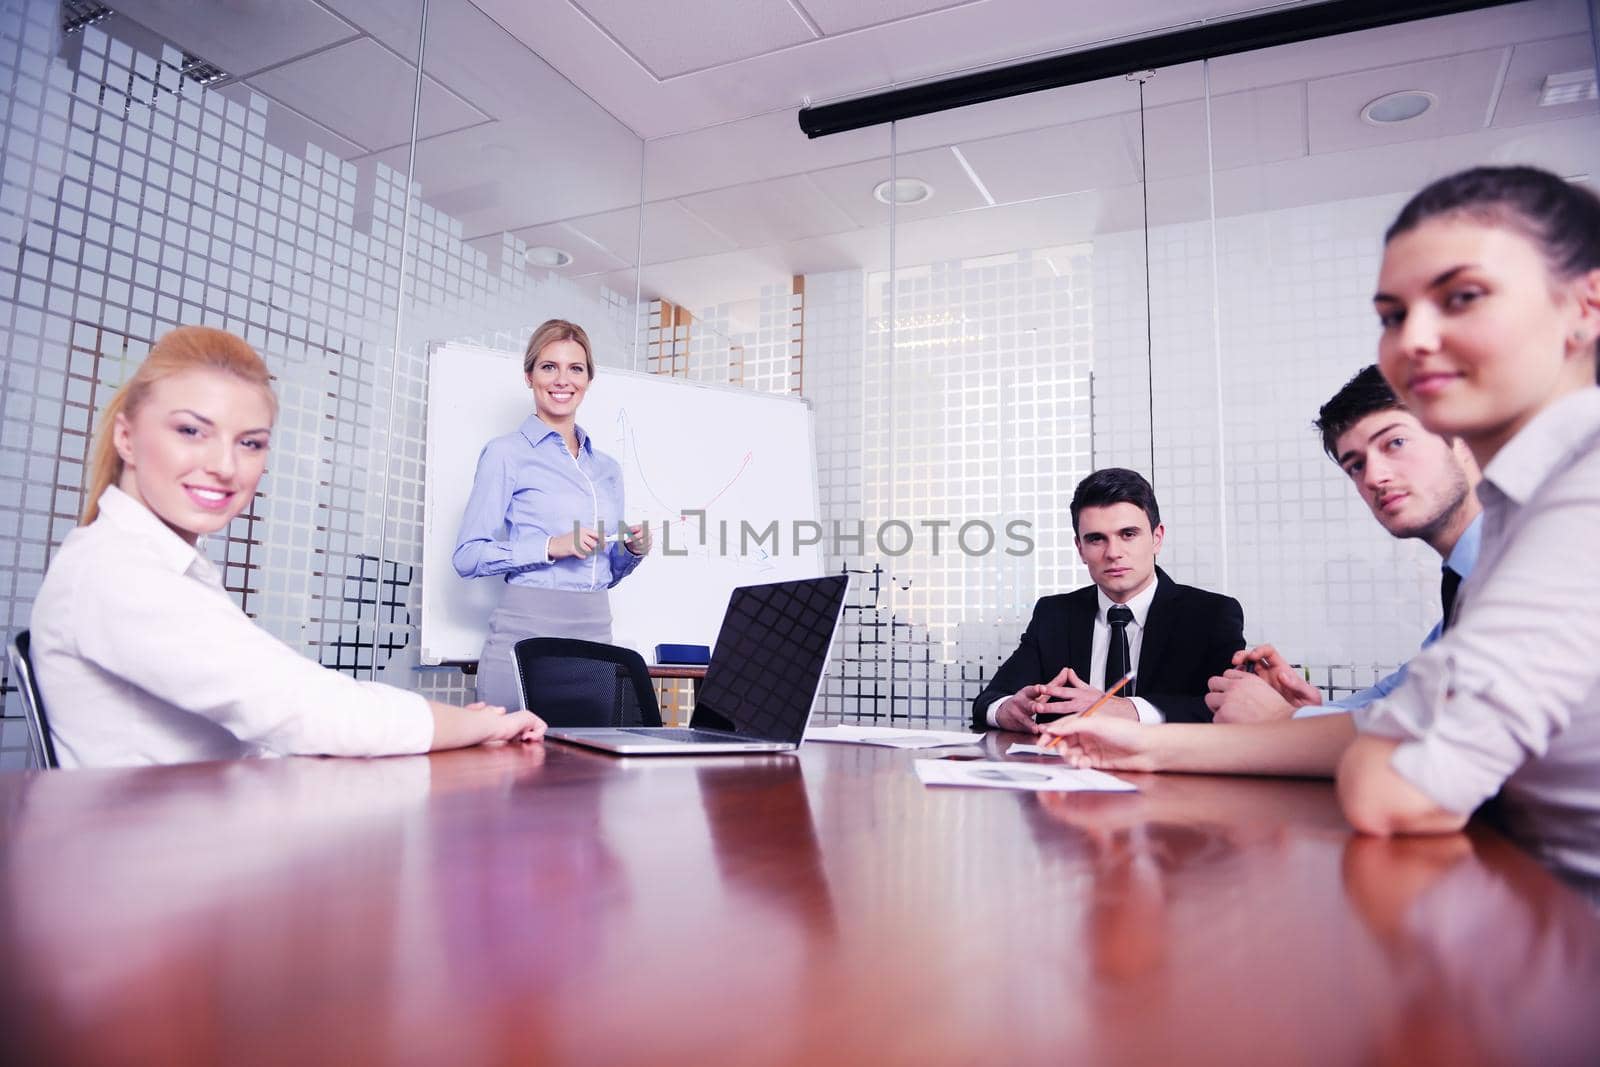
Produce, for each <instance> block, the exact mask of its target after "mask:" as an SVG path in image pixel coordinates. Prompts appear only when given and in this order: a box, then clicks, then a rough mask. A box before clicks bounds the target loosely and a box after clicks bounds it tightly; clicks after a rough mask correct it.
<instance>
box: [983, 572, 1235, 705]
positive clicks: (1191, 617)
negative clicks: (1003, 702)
mask: <svg viewBox="0 0 1600 1067" xmlns="http://www.w3.org/2000/svg"><path fill="white" fill-rule="evenodd" d="M1156 575H1157V576H1158V577H1159V578H1160V582H1159V584H1157V586H1156V596H1155V599H1154V600H1152V601H1151V602H1150V614H1149V615H1147V616H1146V617H1145V631H1144V641H1143V643H1142V644H1141V646H1140V649H1139V677H1138V679H1137V685H1138V693H1137V695H1138V696H1141V697H1143V698H1144V699H1146V700H1148V701H1150V703H1152V704H1154V705H1155V706H1156V707H1157V708H1159V709H1161V714H1162V715H1164V716H1166V719H1167V721H1168V722H1210V721H1211V709H1210V708H1208V707H1206V701H1205V696H1206V683H1207V681H1208V680H1209V679H1210V678H1211V677H1212V676H1213V675H1217V674H1221V673H1222V672H1223V671H1225V670H1227V669H1228V667H1229V666H1231V665H1232V662H1233V654H1234V653H1235V652H1237V651H1239V650H1240V649H1241V648H1243V647H1244V609H1243V608H1241V607H1240V606H1239V602H1238V601H1237V600H1235V599H1233V597H1231V596H1223V595H1221V594H1220V593H1210V592H1207V591H1206V590H1204V589H1196V588H1195V587H1194V586H1192V585H1179V584H1178V583H1176V582H1174V581H1173V580H1172V579H1171V578H1169V577H1167V573H1166V572H1165V571H1163V570H1162V569H1161V568H1160V567H1157V568H1156ZM1098 609H1099V598H1098V596H1097V595H1096V592H1095V587H1094V586H1092V585H1088V586H1084V587H1083V588H1082V589H1078V590H1075V591H1073V592H1071V593H1061V594H1058V595H1056V596H1047V597H1043V598H1041V599H1040V600H1039V602H1038V603H1036V604H1035V605H1034V606H1033V619H1032V620H1031V621H1030V622H1029V623H1028V628H1027V630H1025V631H1024V632H1023V634H1022V643H1021V644H1020V645H1019V646H1018V648H1017V650H1016V651H1015V652H1013V653H1011V656H1010V658H1009V659H1007V660H1006V661H1005V663H1003V664H1001V665H1000V669H999V670H998V671H995V673H994V677H993V678H992V679H990V681H989V684H988V685H987V686H985V687H984V690H983V692H981V693H979V694H978V699H977V700H975V701H973V705H972V725H973V728H974V729H977V730H987V729H989V705H990V704H993V703H994V702H995V701H996V700H999V699H1000V698H1001V697H1003V696H1010V695H1011V694H1013V693H1015V692H1017V691H1018V690H1019V689H1021V688H1022V687H1023V686H1025V685H1036V684H1038V683H1040V682H1048V681H1049V680H1050V679H1051V678H1054V677H1055V676H1056V674H1057V673H1058V672H1059V671H1060V670H1061V668H1063V667H1071V668H1072V669H1073V670H1074V671H1077V672H1078V677H1079V678H1082V679H1083V680H1084V681H1086V682H1087V681H1088V680H1089V669H1090V665H1089V653H1090V650H1091V648H1092V647H1093V644H1094V616H1095V612H1096V611H1097V610H1098Z"/></svg>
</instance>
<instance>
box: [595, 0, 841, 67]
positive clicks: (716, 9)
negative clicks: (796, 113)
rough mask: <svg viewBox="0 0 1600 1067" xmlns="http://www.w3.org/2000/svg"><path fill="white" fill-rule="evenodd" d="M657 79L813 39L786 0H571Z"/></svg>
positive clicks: (762, 53) (813, 36)
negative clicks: (734, 0)
mask: <svg viewBox="0 0 1600 1067" xmlns="http://www.w3.org/2000/svg"><path fill="white" fill-rule="evenodd" d="M572 3H573V4H574V6H576V7H577V8H579V9H580V10H582V11H583V12H585V13H586V14H588V16H589V17H590V18H591V19H593V20H594V21H595V23H596V24H597V25H599V27H600V28H601V29H602V30H604V31H605V32H606V33H607V34H609V35H610V36H611V37H612V39H614V40H615V41H616V42H617V43H618V44H620V45H621V46H622V47H623V48H626V49H627V50H628V52H629V53H631V54H632V55H633V57H634V58H635V59H637V60H638V61H639V62H640V63H641V64H643V65H644V67H645V69H647V70H649V71H650V73H651V74H653V75H655V77H657V78H671V77H674V76H677V75H680V74H687V73H689V72H690V71H695V70H704V69H706V68H708V67H720V66H723V65H724V64H727V63H736V62H738V61H739V60H741V59H750V58H751V57H753V56H759V55H764V54H766V53H767V52H772V51H776V50H777V49H779V48H787V47H789V46H790V45H796V44H803V43H804V42H806V41H813V40H816V35H815V34H814V33H812V32H811V28H810V27H809V26H807V25H806V24H805V20H804V19H802V18H801V17H800V16H799V15H798V14H797V13H796V12H795V10H794V8H792V7H790V6H789V4H788V3H787V2H786V0H739V2H738V3H733V4H730V3H727V2H726V0H674V2H673V3H670V4H661V3H646V4H641V3H638V2H637V0H572Z"/></svg>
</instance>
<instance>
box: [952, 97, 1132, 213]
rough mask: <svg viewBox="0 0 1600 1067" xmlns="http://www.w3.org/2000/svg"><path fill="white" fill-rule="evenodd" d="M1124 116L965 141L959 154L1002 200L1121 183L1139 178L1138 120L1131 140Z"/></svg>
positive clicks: (1025, 198)
mask: <svg viewBox="0 0 1600 1067" xmlns="http://www.w3.org/2000/svg"><path fill="white" fill-rule="evenodd" d="M1125 123H1126V116H1110V117H1107V118H1098V119H1089V120H1088V121H1085V122H1074V123H1070V124H1068V125H1064V126H1052V127H1050V128H1048V129H1043V130H1027V131H1024V132H1022V133H1013V134H1007V135H1006V136H1004V137H989V138H985V139H983V140H979V141H968V142H965V143H963V144H962V145H961V153H962V155H964V156H966V157H967V162H968V163H971V164H972V168H973V170H975V171H977V173H978V177H980V178H981V179H983V184H984V185H985V186H987V187H988V189H989V192H990V194H991V195H993V196H994V198H995V199H996V200H997V201H999V202H1000V203H1010V202H1015V201H1019V200H1031V199H1034V198H1036V197H1041V196H1059V195H1061V194H1062V193H1075V192H1081V191H1083V190H1086V189H1102V188H1105V187H1107V186H1113V185H1124V184H1126V183H1128V182H1132V181H1135V180H1136V179H1137V178H1138V171H1137V169H1136V167H1135V163H1134V160H1135V153H1136V151H1137V149H1138V140H1137V136H1138V134H1137V126H1136V127H1135V132H1134V140H1133V141H1132V143H1130V142H1129V139H1128V134H1127V129H1126V125H1125Z"/></svg>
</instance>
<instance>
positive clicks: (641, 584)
mask: <svg viewBox="0 0 1600 1067" xmlns="http://www.w3.org/2000/svg"><path fill="white" fill-rule="evenodd" d="M532 412H533V396H532V394H531V393H530V392H529V391H528V386H527V382H526V381H525V380H524V379H523V376H522V357H521V355H520V354H512V353H506V352H496V351H493V350H492V349H487V348H478V347H475V346H471V345H462V344H453V343H450V344H435V345H433V346H432V347H431V349H430V351H429V358H428V438H427V454H426V471H425V491H424V495H423V534H422V635H421V639H420V641H419V645H420V654H419V658H420V660H421V662H422V663H424V664H428V665H437V664H440V663H447V662H459V661H467V660H476V659H477V658H478V653H479V652H480V651H482V649H483V638H484V634H485V633H486V632H487V629H488V624H489V614H490V612H492V611H493V610H494V608H495V605H496V604H498V603H499V599H500V592H501V589H502V588H503V587H504V584H505V583H504V580H503V579H502V578H500V577H493V578H462V577H460V576H459V575H457V574H456V571H455V567H454V566H453V565H452V564H451V562H450V557H451V555H452V553H453V552H454V551H455V545H456V534H457V532H458V529H459V526H460V523H461V513H462V511H463V510H464V509H465V508H466V505H467V497H468V495H469V494H470V493H471V491H472V476H473V472H474V471H475V470H476V469H477V465H478V454H479V453H480V452H482V451H483V446H484V445H485V444H487V443H488V441H489V440H490V439H491V438H493V437H498V436H500V435H501V434H506V433H510V432H512V431H513V430H515V429H516V428H517V427H518V426H520V425H521V424H522V421H523V420H524V419H525V418H527V417H528V415H530V414H531V413H532ZM578 425H580V426H582V427H583V429H584V430H585V431H587V432H588V434H589V435H590V438H591V439H592V441H593V444H594V447H595V448H597V449H599V450H600V451H602V452H604V453H606V454H607V455H609V456H611V457H612V458H613V459H615V460H616V461H617V462H618V463H619V464H620V465H621V466H622V474H623V492H624V494H625V496H626V500H625V504H626V510H627V519H628V521H629V522H638V521H640V520H644V521H647V522H649V523H650V531H651V535H652V537H653V538H654V540H655V544H654V546H653V547H652V548H651V550H650V555H649V556H647V557H646V558H645V560H644V562H642V563H641V564H639V566H638V567H637V568H636V569H635V570H634V571H633V573H632V574H630V575H628V577H626V578H624V579H623V580H622V581H621V582H620V583H618V584H617V585H616V586H615V587H614V588H613V589H612V590H611V613H612V618H613V623H612V640H613V641H615V642H616V643H617V644H619V645H626V646H628V647H629V648H633V649H635V650H637V651H638V652H639V653H640V654H641V655H642V656H644V658H645V660H646V662H654V660H655V646H656V645H657V644H662V643H687V644H700V645H711V644H713V643H715V640H716V636H717V630H718V628H719V627H720V625H721V623H722V613H723V610H724V609H725V608H726V607H727V605H728V594H729V593H730V592H731V591H732V590H733V588H734V587H735V586H739V585H753V584H756V583H760V582H777V581H783V580H786V579H790V578H814V577H816V576H818V575H820V574H822V573H823V571H822V552H821V546H820V544H819V545H811V546H807V547H803V548H798V549H797V548H796V546H795V543H794V542H795V540H796V538H795V537H794V536H793V532H794V524H795V523H796V522H802V523H804V522H811V523H815V522H816V519H817V510H818V508H817V472H816V449H815V446H814V441H813V427H812V417H811V407H810V405H809V404H808V403H807V402H806V401H804V400H802V399H800V398H798V397H786V396H773V395H771V394H765V393H755V392H751V391H749V390H745V389H739V388H735V387H731V386H721V385H703V384H699V383H693V382H687V381H684V380H683V379H672V378H667V377H663V376H661V375H654V374H635V373H631V372H629V371H623V370H617V369H615V368H612V367H598V368H596V371H595V377H594V381H593V383H592V384H591V385H590V386H589V391H588V393H587V394H586V395H585V396H584V399H583V406H582V407H581V408H580V409H579V411H578ZM691 509H702V510H704V511H705V512H706V518H705V520H704V534H705V536H704V538H703V539H702V537H701V533H702V523H701V520H699V519H698V518H695V517H685V514H684V513H685V512H686V511H689V510H691ZM774 521H776V522H777V524H778V529H777V538H776V541H775V540H774V538H773V537H771V536H770V535H768V534H767V528H768V526H769V524H770V523H772V522H774ZM741 522H744V523H748V524H749V526H750V528H751V529H752V530H753V531H755V533H756V534H762V535H764V536H762V537H759V538H758V537H757V536H755V534H752V535H749V536H745V537H742V538H741V526H740V524H741ZM723 531H726V535H725V537H724V534H723ZM805 532H806V533H807V537H810V536H814V535H813V534H811V533H810V531H809V530H808V531H805ZM801 539H802V540H803V539H807V538H801ZM702 542H703V543H702Z"/></svg>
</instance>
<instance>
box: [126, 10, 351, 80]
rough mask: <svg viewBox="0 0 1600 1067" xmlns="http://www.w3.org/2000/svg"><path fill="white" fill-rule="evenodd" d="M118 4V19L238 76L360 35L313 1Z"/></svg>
mask: <svg viewBox="0 0 1600 1067" xmlns="http://www.w3.org/2000/svg"><path fill="white" fill-rule="evenodd" d="M218 6H219V5H218V4H217V3H216V0H116V11H117V14H118V15H126V16H127V17H128V18H130V19H133V21H135V22H137V23H139V24H140V25H142V26H144V27H145V29H148V30H151V31H153V32H155V33H157V34H159V35H161V36H162V37H165V38H166V39H167V40H169V41H172V42H173V43H174V44H176V45H177V46H178V47H179V48H182V49H184V50H185V51H187V52H190V53H192V54H194V55H197V56H199V57H201V58H202V59H205V60H207V61H208V62H210V63H213V64H215V65H216V66H219V67H221V68H222V69H223V70H225V71H227V72H228V73H229V74H231V75H233V76H234V77H236V78H242V77H245V76H247V75H250V74H253V73H254V72H256V71H258V70H262V69H265V68H266V67H271V66H276V65H277V64H279V63H282V62H284V61H285V60H288V59H293V58H294V57H295V56H298V55H302V54H303V53H306V52H310V51H314V50H315V49H318V48H326V47H327V46H328V45H330V44H333V43H334V42H335V41H342V40H344V39H346V38H348V37H353V36H355V35H356V33H357V32H358V31H357V30H355V29H354V28H353V27H351V26H350V24H349V23H347V22H345V21H344V20H343V19H341V18H339V17H338V16H336V15H333V14H330V13H329V12H328V11H326V10H325V9H323V8H322V7H321V6H320V5H319V4H316V3H313V2H312V0H249V2H238V0H235V2H234V3H229V4H227V5H226V10H225V11H218V10H217V7H218Z"/></svg>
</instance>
